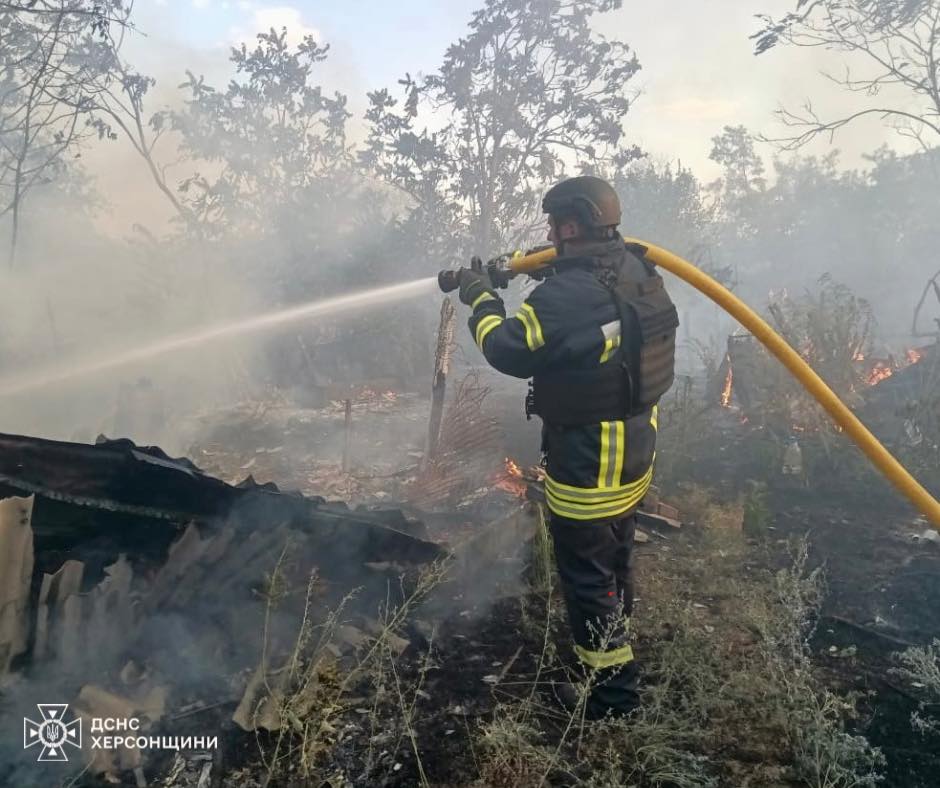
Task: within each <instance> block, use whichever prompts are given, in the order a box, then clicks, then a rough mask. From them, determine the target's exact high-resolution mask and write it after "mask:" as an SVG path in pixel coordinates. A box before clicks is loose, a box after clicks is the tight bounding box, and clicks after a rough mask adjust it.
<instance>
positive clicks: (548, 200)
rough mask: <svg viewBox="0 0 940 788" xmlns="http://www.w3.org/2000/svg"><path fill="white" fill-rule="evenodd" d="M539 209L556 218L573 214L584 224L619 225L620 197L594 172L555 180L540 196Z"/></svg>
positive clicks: (590, 225) (592, 225) (594, 225)
mask: <svg viewBox="0 0 940 788" xmlns="http://www.w3.org/2000/svg"><path fill="white" fill-rule="evenodd" d="M542 210H543V211H544V212H545V213H547V214H548V215H549V216H552V217H554V218H558V219H565V218H569V217H574V218H576V219H578V221H580V222H581V223H582V224H583V225H585V226H586V227H594V228H601V227H615V226H616V225H618V224H620V198H619V197H618V196H617V192H615V191H614V188H613V186H611V185H610V184H609V183H607V181H605V180H603V179H602V178H595V177H594V176H593V175H580V176H578V177H577V178H568V179H567V180H564V181H561V182H560V183H556V184H555V185H554V186H552V188H551V189H549V190H548V191H547V192H546V193H545V197H544V198H542Z"/></svg>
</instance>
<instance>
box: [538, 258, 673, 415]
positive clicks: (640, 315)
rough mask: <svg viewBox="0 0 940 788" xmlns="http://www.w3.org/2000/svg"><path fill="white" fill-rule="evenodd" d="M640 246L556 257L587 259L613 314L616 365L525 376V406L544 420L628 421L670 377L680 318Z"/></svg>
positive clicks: (665, 388) (654, 397) (582, 261)
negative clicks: (611, 254)
mask: <svg viewBox="0 0 940 788" xmlns="http://www.w3.org/2000/svg"><path fill="white" fill-rule="evenodd" d="M644 253H645V249H643V248H642V247H639V246H632V247H627V246H624V247H623V250H622V252H621V253H620V255H619V256H618V257H619V259H618V258H614V259H613V260H611V259H609V258H607V259H604V258H571V259H570V260H568V261H566V260H565V259H564V258H560V259H559V262H558V263H556V265H571V264H577V265H591V266H592V270H593V271H594V272H595V274H596V276H597V277H598V279H599V281H600V282H601V283H602V284H603V285H604V286H605V287H606V288H607V289H608V291H609V292H610V296H611V298H612V299H613V302H614V305H615V306H616V309H617V314H618V316H619V319H620V344H619V348H618V349H617V358H616V363H606V364H599V365H597V366H595V367H590V368H585V369H557V370H547V371H545V372H542V373H540V374H536V375H534V376H533V379H532V389H531V391H530V394H529V398H528V399H527V403H526V405H527V408H526V411H527V413H529V414H534V415H537V416H540V417H541V418H542V419H543V420H544V421H546V422H547V423H549V424H555V425H559V426H578V425H586V424H597V423H598V422H602V421H616V420H621V419H628V418H631V417H633V416H635V415H638V414H640V413H642V412H644V411H646V410H648V409H650V408H651V407H652V406H654V405H656V404H657V403H658V402H659V399H660V397H662V395H663V394H665V393H666V391H668V389H669V387H670V386H671V385H672V382H673V379H674V377H675V354H676V329H677V328H678V327H679V316H678V313H677V311H676V307H675V305H674V304H673V302H672V299H670V297H669V294H668V293H667V292H666V288H665V285H664V283H663V279H662V277H661V276H660V275H659V274H658V273H657V272H656V269H655V267H654V266H653V265H652V264H651V263H649V262H648V261H647V260H645V259H644V257H643V254H644Z"/></svg>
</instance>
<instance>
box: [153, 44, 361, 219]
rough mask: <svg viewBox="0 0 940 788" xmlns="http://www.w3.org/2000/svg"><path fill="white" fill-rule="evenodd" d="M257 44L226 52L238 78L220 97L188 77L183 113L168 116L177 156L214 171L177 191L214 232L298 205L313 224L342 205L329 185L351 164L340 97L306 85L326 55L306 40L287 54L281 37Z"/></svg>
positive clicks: (280, 215)
mask: <svg viewBox="0 0 940 788" xmlns="http://www.w3.org/2000/svg"><path fill="white" fill-rule="evenodd" d="M257 41H258V43H257V45H256V46H255V47H254V48H253V49H248V47H246V46H245V45H244V44H242V45H241V46H240V47H239V48H237V49H233V50H232V57H231V60H232V63H233V64H234V65H235V71H236V77H235V79H233V80H232V81H231V82H229V84H228V86H227V87H226V89H225V90H217V89H215V88H213V87H211V86H209V85H207V84H206V83H205V81H204V79H203V78H202V77H198V78H197V77H196V76H195V75H193V74H192V73H189V72H187V74H188V77H189V79H188V81H187V82H186V83H184V85H182V86H181V87H184V88H185V89H186V90H187V91H188V92H189V98H188V100H187V102H186V109H185V110H184V111H182V112H176V113H172V114H171V115H169V116H167V117H166V120H167V121H168V122H170V123H171V124H172V126H173V128H174V129H175V130H176V131H178V132H179V133H180V134H181V139H182V150H183V152H184V153H185V154H186V155H187V156H188V157H189V158H190V159H191V160H193V161H197V162H200V163H205V164H206V165H207V170H208V171H209V172H211V173H212V174H211V175H209V174H206V173H205V172H197V173H195V174H194V175H192V176H191V177H189V178H188V179H186V180H185V181H184V182H183V183H182V184H181V187H180V188H181V191H182V192H183V194H184V195H185V197H186V202H187V205H188V206H189V208H190V210H191V211H192V212H193V214H194V215H195V216H196V217H198V220H199V221H200V222H201V223H203V224H204V225H208V226H210V227H211V228H212V231H213V232H215V233H219V232H223V231H226V230H229V229H231V228H233V227H243V228H244V227H246V226H247V227H250V228H254V229H259V228H263V227H266V226H269V225H270V224H271V223H272V222H273V223H274V225H275V226H277V225H282V224H283V223H284V222H285V221H293V219H294V218H296V217H295V216H294V215H292V211H291V210H290V209H291V207H296V206H298V205H301V204H302V205H303V206H304V209H305V210H306V211H308V212H310V214H311V217H310V218H315V216H313V215H314V214H332V213H333V212H332V210H331V206H333V205H335V204H336V203H337V202H343V203H344V204H345V200H343V199H342V197H343V195H342V194H340V193H337V192H336V190H335V188H333V187H334V185H335V184H338V183H339V182H340V181H344V176H345V175H346V174H347V172H348V170H349V168H350V165H351V163H352V159H351V156H350V154H349V150H348V146H347V142H346V121H347V119H348V118H349V113H348V112H347V110H346V96H344V95H342V94H339V93H336V94H334V95H333V96H332V97H331V96H328V95H326V94H325V92H324V91H323V89H322V88H321V87H320V86H319V85H314V84H311V75H312V72H313V69H314V67H315V66H316V64H318V63H320V62H322V61H323V60H324V59H325V58H326V56H327V52H328V50H329V47H328V46H320V45H318V44H317V43H316V42H315V41H314V40H313V39H312V38H311V37H310V36H306V37H305V38H304V40H303V41H302V42H301V43H300V44H299V45H298V46H297V47H295V48H292V47H291V46H290V45H289V44H288V43H287V30H286V29H282V30H281V31H280V32H277V31H275V30H274V29H271V30H270V31H269V32H267V33H260V34H259V35H258V36H257ZM163 120H164V118H163V117H159V118H158V120H157V121H156V122H157V123H162V122H163ZM219 168H221V169H219Z"/></svg>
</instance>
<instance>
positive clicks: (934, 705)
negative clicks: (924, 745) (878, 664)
mask: <svg viewBox="0 0 940 788" xmlns="http://www.w3.org/2000/svg"><path fill="white" fill-rule="evenodd" d="M897 659H898V662H900V664H901V667H899V668H895V669H894V670H893V671H892V672H893V673H894V674H895V675H898V676H900V677H901V678H902V679H904V680H905V681H907V682H908V683H909V684H910V685H911V686H912V687H913V688H914V689H917V690H920V692H921V693H923V695H924V696H925V701H924V702H923V703H922V704H921V709H920V710H919V711H915V712H914V713H913V714H912V715H911V726H912V727H913V728H914V730H915V731H917V732H918V733H920V734H922V735H924V736H927V735H930V736H940V639H937V638H935V639H934V640H933V641H932V642H931V643H930V644H929V645H927V646H918V647H914V648H909V649H907V650H906V651H903V652H901V653H900V654H898V655H897Z"/></svg>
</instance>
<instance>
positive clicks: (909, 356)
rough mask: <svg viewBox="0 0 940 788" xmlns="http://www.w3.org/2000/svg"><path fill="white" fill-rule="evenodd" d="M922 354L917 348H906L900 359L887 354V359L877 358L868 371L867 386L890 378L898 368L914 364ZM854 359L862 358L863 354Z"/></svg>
mask: <svg viewBox="0 0 940 788" xmlns="http://www.w3.org/2000/svg"><path fill="white" fill-rule="evenodd" d="M923 356H924V354H923V352H922V351H920V350H918V349H917V348H908V349H907V350H905V351H904V358H903V360H901V361H898V360H896V359H895V357H894V356H889V357H888V358H887V359H879V360H878V361H876V362H875V364H874V366H873V367H872V368H871V370H870V371H869V372H868V375H867V376H866V382H867V383H868V385H869V386H875V385H877V384H878V383H881V381H883V380H885V379H886V378H890V377H891V376H892V375H893V374H894V373H895V372H897V371H898V370H899V369H903V368H904V367H909V366H910V365H911V364H916V363H917V362H918V361H920V360H921V358H923ZM856 360H859V361H860V360H864V356H863V357H862V358H860V359H859V358H857V359H856Z"/></svg>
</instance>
